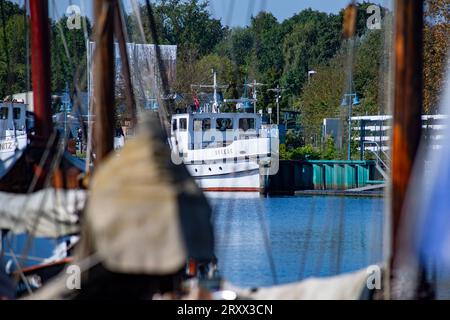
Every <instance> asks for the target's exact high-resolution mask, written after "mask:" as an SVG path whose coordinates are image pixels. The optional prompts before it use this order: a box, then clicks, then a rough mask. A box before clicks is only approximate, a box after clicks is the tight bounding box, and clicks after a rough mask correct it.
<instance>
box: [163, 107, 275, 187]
mask: <svg viewBox="0 0 450 320" xmlns="http://www.w3.org/2000/svg"><path fill="white" fill-rule="evenodd" d="M171 147H172V150H173V152H174V153H175V155H176V156H177V157H178V158H179V159H180V160H181V161H182V162H183V163H185V165H186V166H187V169H188V170H189V172H190V173H191V175H192V176H193V177H194V178H195V180H196V181H197V183H198V184H199V186H200V187H201V188H202V189H203V190H204V191H209V192H259V191H260V190H261V188H262V187H263V179H262V176H263V175H262V174H260V171H262V170H261V168H264V167H267V166H270V162H271V161H272V159H273V156H274V154H275V153H276V154H278V128H277V126H274V125H270V126H265V125H263V124H262V118H261V116H260V115H259V114H253V113H214V112H206V113H186V114H176V115H173V116H172V123H171Z"/></svg>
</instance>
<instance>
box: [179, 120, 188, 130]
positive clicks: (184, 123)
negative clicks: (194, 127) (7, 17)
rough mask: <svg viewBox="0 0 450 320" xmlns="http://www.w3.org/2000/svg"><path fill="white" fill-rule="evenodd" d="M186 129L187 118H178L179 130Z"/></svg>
mask: <svg viewBox="0 0 450 320" xmlns="http://www.w3.org/2000/svg"><path fill="white" fill-rule="evenodd" d="M186 130H187V119H186V118H181V119H180V131H186Z"/></svg>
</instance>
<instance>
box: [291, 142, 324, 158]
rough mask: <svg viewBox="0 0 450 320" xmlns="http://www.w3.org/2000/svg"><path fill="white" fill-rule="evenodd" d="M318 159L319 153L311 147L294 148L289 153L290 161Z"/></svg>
mask: <svg viewBox="0 0 450 320" xmlns="http://www.w3.org/2000/svg"><path fill="white" fill-rule="evenodd" d="M320 158H321V154H320V152H319V151H317V150H316V149H314V147H313V146H312V145H306V146H304V147H300V148H295V149H294V150H292V151H291V152H290V159H291V160H318V159H320Z"/></svg>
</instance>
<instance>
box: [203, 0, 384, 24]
mask: <svg viewBox="0 0 450 320" xmlns="http://www.w3.org/2000/svg"><path fill="white" fill-rule="evenodd" d="M358 2H361V1H358ZM371 2H374V3H379V4H381V5H383V6H387V7H389V6H390V3H391V2H392V1H390V0H375V1H374V0H371ZM233 3H234V5H233ZM252 3H253V8H252V7H251V4H252ZM348 3H349V0H254V1H252V0H210V11H211V13H212V14H213V15H214V16H215V17H216V18H220V19H221V20H222V23H224V24H227V25H231V26H244V25H247V24H248V23H249V18H250V16H251V15H249V12H251V14H253V15H256V14H257V13H258V12H260V11H262V10H264V11H268V12H271V13H272V14H273V15H274V16H275V17H276V18H277V19H278V21H280V22H281V21H283V20H285V19H286V18H290V17H292V16H293V15H294V14H296V13H298V12H300V11H302V10H304V9H307V8H312V9H314V10H318V11H323V12H327V13H337V12H339V11H340V9H342V8H344V7H345V6H346V5H347V4H348ZM231 9H233V10H232V14H231V15H230V14H229V12H230V11H231ZM249 9H250V10H249ZM252 9H253V10H252Z"/></svg>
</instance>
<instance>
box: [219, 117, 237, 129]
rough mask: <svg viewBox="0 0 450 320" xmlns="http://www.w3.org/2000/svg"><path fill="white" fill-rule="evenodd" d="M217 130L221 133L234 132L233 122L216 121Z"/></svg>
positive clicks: (221, 119) (220, 119)
mask: <svg viewBox="0 0 450 320" xmlns="http://www.w3.org/2000/svg"><path fill="white" fill-rule="evenodd" d="M216 129H217V130H220V131H225V130H233V120H232V119H230V118H219V119H217V120H216Z"/></svg>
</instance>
